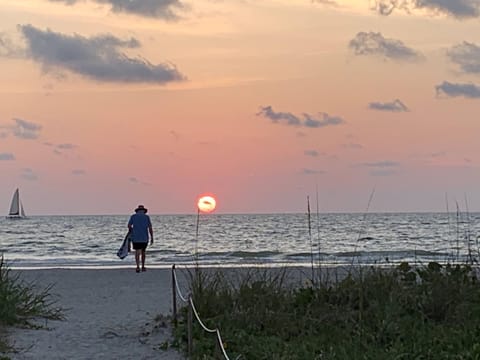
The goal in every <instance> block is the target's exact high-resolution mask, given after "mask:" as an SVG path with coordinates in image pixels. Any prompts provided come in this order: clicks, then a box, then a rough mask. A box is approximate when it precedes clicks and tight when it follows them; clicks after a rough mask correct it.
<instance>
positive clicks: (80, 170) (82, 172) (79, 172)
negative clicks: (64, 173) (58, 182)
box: [72, 169, 86, 176]
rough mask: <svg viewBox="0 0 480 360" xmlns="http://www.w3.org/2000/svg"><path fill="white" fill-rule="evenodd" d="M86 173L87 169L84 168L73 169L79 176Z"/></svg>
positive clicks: (73, 173) (74, 173) (73, 172)
mask: <svg viewBox="0 0 480 360" xmlns="http://www.w3.org/2000/svg"><path fill="white" fill-rule="evenodd" d="M85 174H86V171H85V170H82V169H73V170H72V175H76V176H79V175H85Z"/></svg>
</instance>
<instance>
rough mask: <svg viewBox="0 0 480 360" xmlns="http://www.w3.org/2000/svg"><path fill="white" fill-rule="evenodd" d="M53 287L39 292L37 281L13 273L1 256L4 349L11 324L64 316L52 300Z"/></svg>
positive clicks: (0, 341)
mask: <svg viewBox="0 0 480 360" xmlns="http://www.w3.org/2000/svg"><path fill="white" fill-rule="evenodd" d="M51 288H52V286H48V287H47V288H45V289H43V290H40V291H38V292H37V291H36V289H35V286H34V285H33V284H29V283H26V282H24V281H22V280H21V279H20V276H19V275H18V274H12V273H11V271H10V269H9V268H8V266H7V265H6V264H5V262H4V259H3V256H2V257H1V258H0V352H4V351H5V350H6V349H7V348H8V345H7V344H6V341H5V329H6V327H7V326H11V325H16V324H23V325H26V326H28V325H29V324H28V320H29V319H31V318H34V317H42V318H47V319H55V320H60V319H62V318H63V315H62V309H60V308H58V307H56V306H55V305H56V304H55V301H53V300H51V296H50V290H51ZM2 335H3V336H2Z"/></svg>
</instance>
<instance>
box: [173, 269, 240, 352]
mask: <svg viewBox="0 0 480 360" xmlns="http://www.w3.org/2000/svg"><path fill="white" fill-rule="evenodd" d="M172 281H173V282H174V284H173V291H174V294H173V301H174V302H176V296H175V295H176V294H175V293H177V294H178V296H179V297H180V299H181V300H182V301H183V302H185V303H188V305H189V306H190V308H191V309H192V311H193V314H194V315H195V318H196V319H197V321H198V323H199V324H200V326H201V327H202V329H203V330H204V331H206V332H208V333H211V334H213V333H215V334H216V338H217V343H218V345H219V347H220V350H221V351H222V354H223V357H224V358H225V359H226V360H230V358H229V357H228V355H227V352H226V351H225V347H224V346H223V340H222V336H221V335H220V330H219V329H218V328H215V329H209V328H208V327H206V326H205V324H204V323H203V321H202V320H201V319H200V316H199V315H198V312H197V309H196V308H195V304H194V303H193V299H192V295H189V296H188V300H187V299H186V298H185V297H184V296H183V294H182V292H181V291H180V286H179V285H178V281H177V274H176V272H175V265H173V266H172ZM174 312H175V313H174V318H176V316H177V314H176V303H174ZM189 331H191V329H189ZM238 358H240V356H239V357H237V359H238Z"/></svg>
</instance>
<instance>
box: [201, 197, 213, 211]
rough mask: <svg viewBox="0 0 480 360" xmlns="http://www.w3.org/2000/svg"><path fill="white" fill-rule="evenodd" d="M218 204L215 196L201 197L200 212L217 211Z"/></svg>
mask: <svg viewBox="0 0 480 360" xmlns="http://www.w3.org/2000/svg"><path fill="white" fill-rule="evenodd" d="M216 205H217V202H216V200H215V198H214V197H213V196H201V197H200V198H199V199H198V203H197V206H198V210H200V211H202V212H212V211H213V210H215V207H216Z"/></svg>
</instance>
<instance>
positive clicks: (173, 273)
mask: <svg viewBox="0 0 480 360" xmlns="http://www.w3.org/2000/svg"><path fill="white" fill-rule="evenodd" d="M176 285H177V284H176V278H175V264H173V265H172V304H173V325H174V326H177V287H176Z"/></svg>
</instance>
